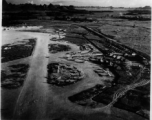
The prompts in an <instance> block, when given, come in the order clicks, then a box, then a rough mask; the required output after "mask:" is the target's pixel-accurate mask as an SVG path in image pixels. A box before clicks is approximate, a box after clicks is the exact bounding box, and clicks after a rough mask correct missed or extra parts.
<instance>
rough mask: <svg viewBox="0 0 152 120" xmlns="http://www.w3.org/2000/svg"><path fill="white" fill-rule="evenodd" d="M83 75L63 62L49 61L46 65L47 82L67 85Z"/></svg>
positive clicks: (78, 79)
mask: <svg viewBox="0 0 152 120" xmlns="http://www.w3.org/2000/svg"><path fill="white" fill-rule="evenodd" d="M83 77H84V75H83V73H82V72H81V71H80V70H78V69H77V68H76V67H74V66H71V65H68V64H63V63H51V64H49V65H48V80H47V82H48V83H49V84H53V85H56V86H67V85H70V84H74V83H75V82H78V81H80V80H81V79H83Z"/></svg>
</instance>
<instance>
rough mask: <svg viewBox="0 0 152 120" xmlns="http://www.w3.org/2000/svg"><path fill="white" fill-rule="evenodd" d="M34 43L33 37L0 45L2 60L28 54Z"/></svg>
mask: <svg viewBox="0 0 152 120" xmlns="http://www.w3.org/2000/svg"><path fill="white" fill-rule="evenodd" d="M35 44H36V40H35V39H28V40H25V41H18V42H15V43H13V44H7V45H4V46H2V62H8V61H12V60H16V59H20V58H25V57H28V56H30V55H31V54H32V52H33V49H34V46H35Z"/></svg>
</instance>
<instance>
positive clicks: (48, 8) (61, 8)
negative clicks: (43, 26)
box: [2, 0, 85, 13]
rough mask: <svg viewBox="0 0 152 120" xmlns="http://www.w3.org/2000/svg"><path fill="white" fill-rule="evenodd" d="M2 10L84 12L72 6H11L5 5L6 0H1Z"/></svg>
mask: <svg viewBox="0 0 152 120" xmlns="http://www.w3.org/2000/svg"><path fill="white" fill-rule="evenodd" d="M2 10H3V11H35V10H38V11H41V10H43V11H59V12H60V11H61V12H74V13H77V12H78V13H81V12H83V13H84V12H85V10H77V9H75V7H74V6H73V5H70V6H60V5H53V4H51V3H50V4H49V5H46V4H44V5H36V4H30V3H25V4H18V5H16V4H11V3H7V1H6V0H3V2H2Z"/></svg>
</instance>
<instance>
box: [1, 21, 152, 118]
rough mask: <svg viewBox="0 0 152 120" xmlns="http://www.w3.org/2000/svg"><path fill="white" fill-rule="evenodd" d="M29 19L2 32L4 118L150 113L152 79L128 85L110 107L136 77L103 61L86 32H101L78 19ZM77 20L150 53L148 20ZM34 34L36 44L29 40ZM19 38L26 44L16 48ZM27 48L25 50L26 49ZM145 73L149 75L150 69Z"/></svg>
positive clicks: (111, 115)
mask: <svg viewBox="0 0 152 120" xmlns="http://www.w3.org/2000/svg"><path fill="white" fill-rule="evenodd" d="M24 22H26V24H27V26H26V27H24V26H22V27H17V28H15V27H9V28H5V29H4V30H3V32H2V44H3V46H2V71H1V73H2V77H1V78H2V79H1V83H2V84H1V86H2V90H1V91H2V118H3V119H19V120H21V119H31V120H32V119H51V120H84V119H87V120H98V119H105V120H112V119H115V120H134V119H139V120H144V119H149V98H150V95H149V92H150V86H149V84H148V85H146V86H144V87H138V88H136V89H135V90H130V91H128V92H127V93H126V95H125V96H123V97H122V98H120V99H119V100H118V101H117V102H116V103H115V104H114V105H113V106H112V107H110V109H109V108H108V109H107V108H106V106H107V105H108V104H109V103H110V102H111V101H112V100H113V94H114V92H116V91H117V90H118V89H120V88H121V87H122V86H123V85H129V84H130V83H132V79H131V77H130V76H129V74H130V73H126V72H124V71H122V69H121V68H120V67H116V68H115V69H114V68H110V67H109V66H106V65H105V64H101V63H100V62H99V61H98V60H99V58H101V57H102V56H103V54H102V53H101V52H99V50H97V49H95V48H94V46H92V45H91V44H90V43H89V42H88V41H87V40H86V39H84V38H83V37H82V34H83V35H86V37H87V38H89V39H90V40H93V39H97V40H99V39H100V38H99V37H96V36H93V35H92V34H90V33H88V32H87V31H86V30H84V29H83V28H81V27H77V26H74V25H73V24H75V23H73V22H66V21H62V22H61V21H48V20H45V21H42V20H37V21H36V22H35V20H27V21H24ZM77 24H79V25H86V26H87V27H91V28H93V29H95V30H97V31H99V32H100V31H101V32H103V33H105V34H106V35H109V36H111V37H112V38H113V39H115V40H117V41H120V42H122V43H123V44H125V45H127V46H130V47H132V48H134V49H137V50H140V51H141V52H144V53H146V54H148V55H149V54H150V22H149V21H129V20H121V19H120V20H119V19H106V18H105V19H103V20H101V21H99V22H90V23H86V22H80V23H77ZM38 25H39V26H40V27H39V26H38ZM28 26H30V27H28ZM34 26H38V27H34ZM33 39H34V42H33V43H31V44H32V45H31V44H30V43H28V42H27V41H29V42H30V40H33ZM16 44H17V46H18V45H20V44H21V46H22V45H23V46H22V47H21V46H19V47H18V49H17V50H16V49H14V48H16V46H15V45H16ZM51 45H53V47H52V46H51ZM25 46H26V47H25ZM101 46H102V45H101ZM60 47H61V48H60ZM6 48H7V49H6ZM8 48H10V49H8ZM12 49H14V50H12ZM22 50H23V51H25V52H24V54H21V53H23V52H22ZM7 51H8V52H7ZM18 51H20V52H18ZM3 52H4V53H5V54H4V57H3ZM6 52H7V54H6ZM11 55H13V57H10V56H11ZM14 55H15V56H14ZM3 61H4V62H3ZM53 63H56V64H57V65H59V64H61V68H59V67H58V66H56V67H55V69H53V70H52V67H51V70H50V69H49V67H48V66H49V65H52V64H53ZM67 66H70V67H67ZM137 69H138V68H133V69H132V70H133V71H134V72H132V74H137V72H138V70H137ZM69 71H70V72H69ZM67 73H70V74H71V75H69V74H67ZM118 73H119V74H118ZM53 74H54V75H53ZM52 76H55V77H53V78H52ZM145 76H147V78H146V79H149V74H146V75H145ZM73 77H75V78H74V79H72V78H73ZM80 77H81V79H80ZM63 78H64V79H63ZM50 81H51V82H50ZM10 88H11V89H10ZM141 91H142V92H141Z"/></svg>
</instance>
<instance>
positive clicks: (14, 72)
mask: <svg viewBox="0 0 152 120" xmlns="http://www.w3.org/2000/svg"><path fill="white" fill-rule="evenodd" d="M9 67H10V71H11V72H9V71H4V70H2V71H1V86H2V87H3V88H8V89H12V88H18V87H20V86H22V85H23V83H24V80H25V77H26V74H27V71H28V68H29V65H27V64H17V65H11V66H9Z"/></svg>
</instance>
